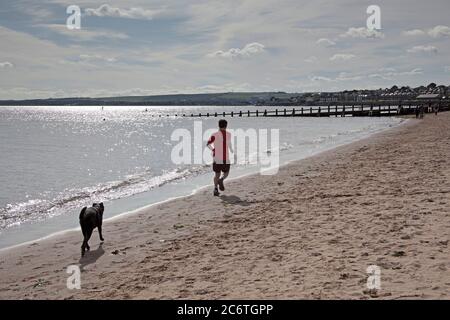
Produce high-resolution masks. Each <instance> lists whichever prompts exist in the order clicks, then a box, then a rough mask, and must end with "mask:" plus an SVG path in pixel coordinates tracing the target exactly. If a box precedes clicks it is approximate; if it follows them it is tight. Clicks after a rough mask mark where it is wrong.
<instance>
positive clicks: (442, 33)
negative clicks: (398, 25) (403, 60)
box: [403, 25, 450, 38]
mask: <svg viewBox="0 0 450 320" xmlns="http://www.w3.org/2000/svg"><path fill="white" fill-rule="evenodd" d="M403 34H404V35H407V36H422V35H425V34H428V35H429V36H430V37H432V38H440V37H448V36H450V27H447V26H442V25H439V26H435V27H434V28H431V29H428V30H426V31H424V30H421V29H414V30H408V31H404V32H403Z"/></svg>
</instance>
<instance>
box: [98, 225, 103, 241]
mask: <svg viewBox="0 0 450 320" xmlns="http://www.w3.org/2000/svg"><path fill="white" fill-rule="evenodd" d="M98 235H99V236H100V241H105V239H103V235H102V226H101V225H99V226H98Z"/></svg>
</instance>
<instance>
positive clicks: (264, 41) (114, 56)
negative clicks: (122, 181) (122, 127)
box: [0, 0, 450, 99]
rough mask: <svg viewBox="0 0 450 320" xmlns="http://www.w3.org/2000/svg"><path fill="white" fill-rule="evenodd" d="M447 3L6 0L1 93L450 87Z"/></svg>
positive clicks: (1, 22)
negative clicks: (373, 15) (373, 22)
mask: <svg viewBox="0 0 450 320" xmlns="http://www.w3.org/2000/svg"><path fill="white" fill-rule="evenodd" d="M371 4H376V5H378V6H379V7H380V9H381V30H379V31H369V30H367V28H366V19H367V17H368V14H367V13H366V9H367V7H368V6H369V5H371ZM69 5H78V6H79V7H80V8H81V12H82V17H81V29H80V30H69V29H68V28H67V27H66V20H67V17H68V14H67V13H66V8H67V7H68V6H69ZM448 12H450V2H449V1H448V0H428V1H417V0H390V1H386V0H380V1H377V2H373V1H364V0H317V1H303V0H278V1H266V0H243V1H234V0H228V1H205V0H203V1H197V0H196V1H187V0H184V1H183V0H165V1H153V0H148V1H143V0H132V1H89V0H80V1H76V0H70V1H65V0H42V1H39V2H37V1H31V0H16V1H2V2H1V3H0V41H1V49H0V82H1V83H0V99H26V98H48V97H67V96H92V97H98V96H115V95H148V94H171V93H199V92H228V91H288V92H305V91H336V90H344V89H354V88H380V87H389V86H392V85H394V84H397V85H410V86H418V85H422V84H427V83H429V82H436V83H439V84H446V85H449V84H450V81H449V79H450V58H449V57H450V27H449V26H450V19H449V18H448Z"/></svg>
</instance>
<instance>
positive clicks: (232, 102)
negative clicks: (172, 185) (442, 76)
mask: <svg viewBox="0 0 450 320" xmlns="http://www.w3.org/2000/svg"><path fill="white" fill-rule="evenodd" d="M449 93H450V86H445V85H437V84H435V83H430V84H428V85H427V86H419V87H415V88H412V87H409V86H402V87H399V86H396V85H394V86H392V87H391V88H385V89H382V88H380V89H376V90H344V91H339V92H306V93H286V92H227V93H205V94H174V95H155V96H127V97H105V98H85V97H73V98H51V99H34V100H0V105H9V106H34V105H36V106H37V105H58V106H77V105H83V106H87V105H95V106H111V105H115V106H117V105H124V106H125V105H127V106H130V105H139V106H165V105H178V106H208V105H224V106H243V105H254V106H258V105H259V106H322V105H333V104H357V103H371V102H374V103H397V104H398V103H408V102H414V101H418V100H427V101H441V100H446V101H448V99H449V97H448V95H449Z"/></svg>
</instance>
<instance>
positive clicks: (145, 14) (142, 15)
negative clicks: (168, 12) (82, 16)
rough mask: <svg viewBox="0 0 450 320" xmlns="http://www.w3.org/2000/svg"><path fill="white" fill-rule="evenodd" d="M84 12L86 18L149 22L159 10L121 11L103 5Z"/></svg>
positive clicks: (132, 9) (134, 9)
mask: <svg viewBox="0 0 450 320" xmlns="http://www.w3.org/2000/svg"><path fill="white" fill-rule="evenodd" d="M85 12H86V14H87V15H88V16H97V17H115V18H126V19H141V20H151V19H153V17H154V16H155V15H157V14H158V13H160V12H161V10H148V9H143V8H130V9H123V8H116V7H111V6H110V5H108V4H103V5H101V6H100V7H98V8H97V9H93V8H88V9H86V10H85Z"/></svg>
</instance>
